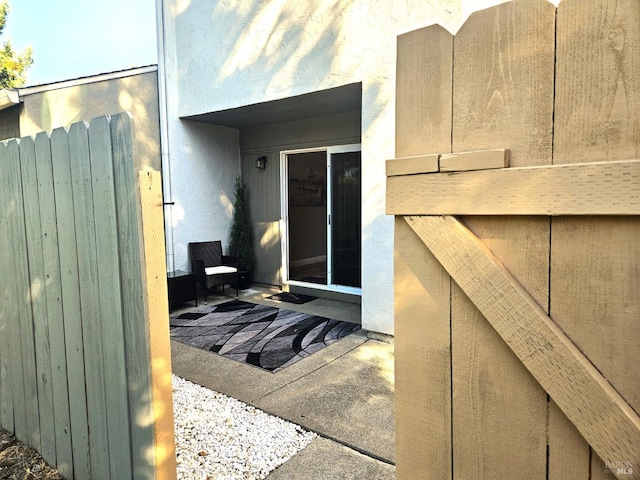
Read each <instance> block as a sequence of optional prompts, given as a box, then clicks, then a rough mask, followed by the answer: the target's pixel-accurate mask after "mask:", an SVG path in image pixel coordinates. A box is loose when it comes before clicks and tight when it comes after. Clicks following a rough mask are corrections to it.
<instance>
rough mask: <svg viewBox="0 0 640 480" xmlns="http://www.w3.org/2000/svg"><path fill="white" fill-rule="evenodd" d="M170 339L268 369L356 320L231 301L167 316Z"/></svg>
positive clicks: (335, 336)
mask: <svg viewBox="0 0 640 480" xmlns="http://www.w3.org/2000/svg"><path fill="white" fill-rule="evenodd" d="M170 327H171V338H172V339H173V340H176V341H178V342H181V343H184V344H187V345H191V346H193V347H197V348H200V349H202V350H207V351H210V352H214V353H217V354H218V355H222V356H224V357H227V358H231V359H233V360H237V361H239V362H244V363H248V364H250V365H255V366H256V367H260V368H263V369H264V370H268V371H270V372H273V373H275V372H278V371H280V370H282V369H283V368H285V367H288V366H289V365H291V364H293V363H295V362H297V361H298V360H301V359H303V358H305V357H308V356H309V355H311V354H312V353H314V352H317V351H318V350H321V349H323V348H324V347H326V346H327V345H330V344H331V343H333V342H335V341H337V340H339V339H341V338H342V337H345V336H347V335H349V334H350V333H352V332H355V331H357V330H359V329H360V325H358V324H355V323H349V322H342V321H338V320H332V319H329V318H324V317H318V316H316V315H309V314H306V313H300V312H294V311H291V310H282V309H279V308H276V307H270V306H266V305H257V304H254V303H248V302H243V301H241V300H232V301H230V302H226V303H223V304H220V305H213V306H208V307H203V308H199V309H198V310H196V311H195V312H190V313H183V314H182V315H179V316H177V317H175V318H171V319H170Z"/></svg>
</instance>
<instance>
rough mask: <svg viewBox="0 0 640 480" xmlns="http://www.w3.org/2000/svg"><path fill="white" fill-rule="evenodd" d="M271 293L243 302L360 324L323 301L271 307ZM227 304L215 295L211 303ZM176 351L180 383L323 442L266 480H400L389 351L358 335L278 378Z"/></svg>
mask: <svg viewBox="0 0 640 480" xmlns="http://www.w3.org/2000/svg"><path fill="white" fill-rule="evenodd" d="M228 293H230V292H228ZM234 293H235V292H234ZM271 293H273V292H269V291H266V290H255V289H254V290H249V291H246V292H244V294H242V292H241V295H240V297H241V299H242V300H246V301H251V302H255V303H264V304H270V305H275V306H278V307H280V308H283V309H289V310H298V311H306V312H307V313H314V314H318V315H323V316H329V317H331V318H336V319H340V320H347V321H353V320H354V318H356V317H357V319H358V320H359V315H360V314H359V311H360V308H359V305H354V304H345V303H341V302H336V301H332V300H324V299H318V300H314V301H312V302H310V303H308V304H304V305H295V304H291V303H283V302H272V301H270V300H267V299H266V296H268V295H270V294H271ZM234 298H235V297H234ZM229 299H230V298H227V297H222V296H217V297H216V296H213V295H212V296H210V297H209V302H208V303H209V304H210V305H211V304H214V303H221V302H224V301H227V300H229ZM185 311H188V310H185ZM171 348H172V361H173V372H174V373H175V374H176V375H178V376H180V377H182V378H185V379H187V380H190V381H192V382H194V383H198V384H200V385H202V386H204V387H207V388H209V389H211V390H215V391H217V392H220V393H223V394H225V395H228V396H230V397H233V398H236V399H238V400H241V401H243V402H245V403H248V404H251V405H254V406H256V407H258V408H260V409H261V410H264V411H265V412H267V413H270V414H272V415H276V416H279V417H281V418H284V419H286V420H289V421H291V422H294V423H297V424H298V425H301V426H302V427H304V428H306V429H307V430H312V431H314V432H316V433H317V434H318V435H319V437H318V439H316V440H315V441H314V442H313V443H311V445H309V446H308V447H307V448H305V449H304V450H303V451H302V452H299V453H298V454H296V455H295V456H294V457H292V458H291V459H290V460H289V461H287V462H286V463H285V464H283V465H281V466H280V467H279V468H277V469H276V470H274V471H273V472H271V474H270V475H269V476H268V479H270V480H271V479H305V480H314V479H317V480H331V479H341V480H342V479H363V480H364V479H367V480H371V479H381V480H382V479H385V480H386V479H393V478H395V467H394V463H395V448H394V416H393V400H394V386H393V378H394V377H393V345H392V344H391V343H388V342H385V341H380V340H375V339H372V338H369V336H368V335H367V332H364V331H359V332H357V333H355V334H351V335H349V336H347V337H345V338H343V339H341V340H339V341H338V342H336V343H334V344H332V345H330V346H328V347H326V348H324V349H323V350H321V351H319V352H317V353H314V354H313V355H311V356H310V357H308V358H305V359H303V360H301V361H299V362H297V363H295V364H293V365H291V366H290V367H287V368H285V369H284V370H282V371H280V372H278V373H275V374H274V373H270V372H267V371H264V370H262V369H259V368H257V367H253V366H251V365H246V364H244V363H239V362H235V361H233V360H229V359H226V358H223V357H221V356H219V355H215V354H212V353H209V352H205V351H203V350H199V349H197V348H194V347H190V346H187V345H183V344H181V343H178V342H172V343H171Z"/></svg>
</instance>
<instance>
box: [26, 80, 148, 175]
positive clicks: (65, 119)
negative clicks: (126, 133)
mask: <svg viewBox="0 0 640 480" xmlns="http://www.w3.org/2000/svg"><path fill="white" fill-rule="evenodd" d="M124 111H127V112H130V113H131V115H132V116H133V119H134V122H135V123H134V127H135V142H136V153H137V158H138V164H137V167H138V168H142V167H145V166H147V167H151V168H152V169H154V170H160V133H159V128H160V124H159V113H158V87H157V72H155V71H153V72H146V73H137V74H132V75H131V76H128V77H123V78H115V79H108V80H99V81H96V82H93V83H91V82H89V83H85V84H82V85H76V86H69V87H63V88H57V89H51V90H47V91H43V92H39V93H33V94H30V93H27V94H26V95H25V96H24V105H23V109H22V112H21V115H20V134H21V136H27V135H35V134H36V133H38V132H40V131H49V132H50V131H51V130H53V129H55V128H58V127H68V126H69V125H71V124H72V123H75V122H78V121H90V120H91V119H92V118H95V117H98V116H101V115H114V114H116V113H119V112H124Z"/></svg>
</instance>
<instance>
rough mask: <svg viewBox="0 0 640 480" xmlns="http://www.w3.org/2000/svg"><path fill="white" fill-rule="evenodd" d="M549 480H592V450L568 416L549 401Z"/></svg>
mask: <svg viewBox="0 0 640 480" xmlns="http://www.w3.org/2000/svg"><path fill="white" fill-rule="evenodd" d="M548 429H549V476H548V479H549V480H592V477H590V472H589V462H590V461H591V460H590V450H591V449H590V448H589V444H588V443H587V442H586V441H585V439H584V438H582V435H580V433H579V432H578V431H577V430H576V427H575V426H574V425H573V424H572V423H571V422H570V421H569V419H568V418H567V416H566V415H565V414H564V413H562V410H560V408H559V407H558V405H556V403H555V402H554V401H553V400H549V421H548Z"/></svg>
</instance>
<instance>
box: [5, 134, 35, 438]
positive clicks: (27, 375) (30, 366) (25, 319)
mask: <svg viewBox="0 0 640 480" xmlns="http://www.w3.org/2000/svg"><path fill="white" fill-rule="evenodd" d="M29 140H31V139H29ZM18 149H19V152H16V153H17V155H15V156H13V157H12V158H11V159H10V160H9V161H10V162H11V163H12V166H13V167H14V169H13V172H15V173H14V175H15V177H14V185H13V189H12V190H13V191H12V194H13V195H12V198H13V199H14V202H15V203H14V205H15V210H14V212H13V214H14V217H13V219H14V222H13V249H12V252H13V259H14V262H15V270H14V271H15V277H16V286H17V296H16V300H17V304H18V310H17V319H18V321H19V328H20V330H19V331H20V336H19V337H18V338H17V340H18V341H19V342H20V347H21V350H20V351H21V354H22V355H21V357H14V358H21V361H22V364H23V365H22V369H23V372H22V373H23V377H22V382H23V385H24V398H23V401H24V403H25V415H26V427H27V431H26V436H25V437H22V440H23V441H24V442H25V443H27V444H28V445H29V446H30V447H32V448H34V449H36V450H39V449H40V448H41V439H40V419H39V415H38V371H37V365H36V352H35V332H34V329H33V317H32V313H31V305H30V301H31V297H32V292H31V285H30V279H29V259H28V255H29V252H28V248H27V238H26V229H27V226H26V224H25V223H26V219H27V217H28V216H29V215H30V213H31V212H29V211H27V209H30V208H31V202H30V199H31V197H30V195H33V192H31V191H29V188H28V187H26V188H27V192H25V191H24V190H25V186H24V185H23V183H24V180H23V179H22V177H23V175H24V173H25V172H24V171H23V168H22V167H23V165H22V158H21V156H22V154H23V146H22V143H20V146H19V147H18ZM28 181H29V180H28V178H27V182H28Z"/></svg>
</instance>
